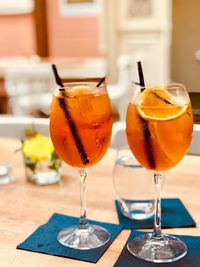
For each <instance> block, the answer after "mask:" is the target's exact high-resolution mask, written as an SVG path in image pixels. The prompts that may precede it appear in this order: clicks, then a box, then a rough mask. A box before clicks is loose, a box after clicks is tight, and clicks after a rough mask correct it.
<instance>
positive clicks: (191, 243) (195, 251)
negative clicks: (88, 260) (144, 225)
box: [114, 231, 200, 267]
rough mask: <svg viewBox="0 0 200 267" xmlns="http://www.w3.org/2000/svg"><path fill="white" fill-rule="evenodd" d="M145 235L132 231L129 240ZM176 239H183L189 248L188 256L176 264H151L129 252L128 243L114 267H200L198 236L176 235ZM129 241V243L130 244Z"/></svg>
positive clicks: (199, 238)
mask: <svg viewBox="0 0 200 267" xmlns="http://www.w3.org/2000/svg"><path fill="white" fill-rule="evenodd" d="M140 234H144V232H143V233H142V232H138V231H132V232H131V234H130V236H129V239H128V241H129V240H131V239H133V238H134V237H136V236H138V235H140ZM174 236H175V237H177V238H179V239H181V240H182V241H183V242H184V243H185V244H186V245H187V247H188V253H187V255H186V256H185V257H184V258H182V259H180V260H178V261H175V262H171V263H160V264H158V263H150V262H146V261H143V260H140V259H137V258H136V257H134V256H133V255H132V254H131V253H130V252H129V251H128V250H127V247H126V246H127V243H126V245H125V246H124V248H123V250H122V252H121V254H120V256H119V258H118V259H117V261H116V263H115V265H114V267H133V266H137V267H157V266H158V265H159V266H161V267H168V266H169V267H200V253H199V247H200V237H196V236H186V235H174ZM128 241H127V242H128Z"/></svg>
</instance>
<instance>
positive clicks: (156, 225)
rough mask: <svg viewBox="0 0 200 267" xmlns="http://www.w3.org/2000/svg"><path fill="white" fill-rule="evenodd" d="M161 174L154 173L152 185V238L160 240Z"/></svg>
mask: <svg viewBox="0 0 200 267" xmlns="http://www.w3.org/2000/svg"><path fill="white" fill-rule="evenodd" d="M163 178H164V176H163V174H161V173H154V183H155V191H156V198H155V217H154V232H153V236H154V237H156V238H162V233H161V197H160V193H161V188H162V184H163Z"/></svg>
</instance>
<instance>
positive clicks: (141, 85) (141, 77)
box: [137, 61, 145, 92]
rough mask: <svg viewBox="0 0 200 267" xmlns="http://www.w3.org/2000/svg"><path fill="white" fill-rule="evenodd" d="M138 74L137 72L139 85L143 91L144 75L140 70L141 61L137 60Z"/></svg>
mask: <svg viewBox="0 0 200 267" xmlns="http://www.w3.org/2000/svg"><path fill="white" fill-rule="evenodd" d="M137 64H138V74H139V79H140V87H141V92H142V91H144V89H145V82H144V75H143V70H142V63H141V61H138V63H137Z"/></svg>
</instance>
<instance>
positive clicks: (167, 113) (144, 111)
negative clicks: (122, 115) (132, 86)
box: [136, 86, 188, 121]
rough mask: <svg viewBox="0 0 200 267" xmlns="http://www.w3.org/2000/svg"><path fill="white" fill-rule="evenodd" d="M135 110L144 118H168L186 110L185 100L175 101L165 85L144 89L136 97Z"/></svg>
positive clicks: (179, 114)
mask: <svg viewBox="0 0 200 267" xmlns="http://www.w3.org/2000/svg"><path fill="white" fill-rule="evenodd" d="M136 105H137V111H138V113H139V115H140V116H141V117H142V118H143V119H145V120H159V121H160V120H164V121H165V120H170V119H174V118H177V117H179V116H181V115H182V114H183V113H184V112H186V110H187V106H188V103H187V102H186V100H183V99H179V101H177V100H176V99H175V97H174V96H173V95H171V94H170V93H169V92H168V91H167V90H166V89H165V87H162V86H154V87H149V88H147V89H145V90H144V91H143V92H142V93H141V94H140V95H139V97H138V99H137V103H136Z"/></svg>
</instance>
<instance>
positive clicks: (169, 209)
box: [115, 198, 196, 229]
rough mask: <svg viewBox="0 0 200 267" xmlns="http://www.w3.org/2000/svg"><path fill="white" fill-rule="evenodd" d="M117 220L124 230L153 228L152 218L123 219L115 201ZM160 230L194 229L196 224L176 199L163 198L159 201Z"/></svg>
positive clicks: (118, 205)
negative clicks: (160, 214) (160, 211)
mask: <svg viewBox="0 0 200 267" xmlns="http://www.w3.org/2000/svg"><path fill="white" fill-rule="evenodd" d="M115 205H116V209H117V213H118V218H119V222H120V224H122V225H123V227H124V229H147V228H153V225H154V216H152V217H151V218H149V219H146V220H133V219H129V218H127V217H125V216H124V215H123V213H122V212H121V209H120V204H119V202H118V201H117V200H116V201H115ZM161 208H162V217H161V221H162V228H173V227H174V228H176V227H195V226H196V223H195V221H194V220H193V218H192V217H191V215H190V214H189V213H188V211H187V209H186V208H185V206H184V205H183V203H182V202H181V200H180V199H178V198H164V199H162V201H161Z"/></svg>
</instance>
